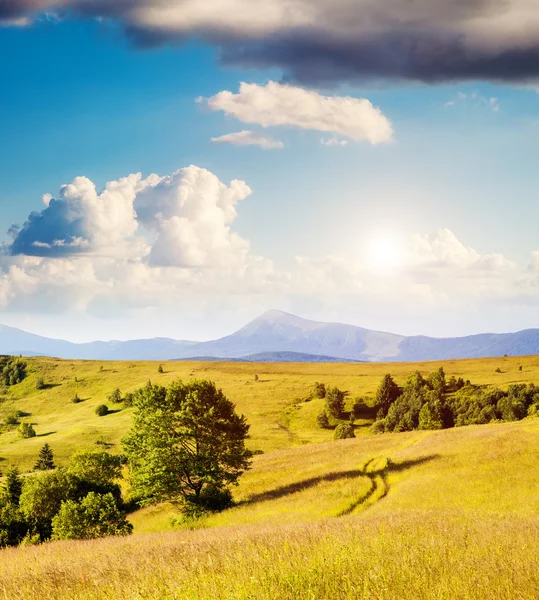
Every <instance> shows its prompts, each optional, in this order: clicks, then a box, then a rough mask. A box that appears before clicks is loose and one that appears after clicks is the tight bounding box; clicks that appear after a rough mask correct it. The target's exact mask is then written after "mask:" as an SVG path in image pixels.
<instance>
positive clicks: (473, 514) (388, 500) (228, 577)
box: [0, 419, 539, 600]
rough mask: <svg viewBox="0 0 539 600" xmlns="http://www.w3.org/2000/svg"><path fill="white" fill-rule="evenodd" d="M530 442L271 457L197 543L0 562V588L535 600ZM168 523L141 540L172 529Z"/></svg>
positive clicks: (103, 546) (320, 448)
mask: <svg viewBox="0 0 539 600" xmlns="http://www.w3.org/2000/svg"><path fill="white" fill-rule="evenodd" d="M538 434H539V420H538V419H533V420H526V421H521V422H517V423H503V424H492V425H484V426H471V427H464V428H459V429H453V430H445V431H440V432H411V433H401V434H386V435H382V436H376V437H374V438H373V437H369V438H360V439H356V440H343V441H340V442H332V443H329V444H319V445H314V446H313V445H311V446H306V447H302V448H294V449H288V450H281V451H276V452H271V453H268V454H265V455H262V456H258V457H256V458H255V463H254V468H253V470H252V471H251V472H249V473H248V474H246V475H245V476H244V477H243V478H242V480H241V484H240V487H239V489H238V490H237V493H236V497H237V499H238V500H239V505H238V506H237V507H236V508H233V509H231V510H229V511H226V512H224V513H221V514H219V515H216V516H213V517H210V518H209V519H208V520H207V521H206V522H201V523H199V524H198V526H199V530H195V531H193V530H181V531H170V532H168V533H160V534H151V535H144V534H143V535H134V536H132V537H129V538H109V539H104V540H96V541H89V542H88V541H85V542H56V543H49V544H46V545H43V546H40V547H26V548H20V549H16V550H3V551H0V586H1V587H2V589H3V591H4V594H5V596H6V597H8V598H35V597H36V596H35V594H36V586H39V597H40V598H43V599H44V600H48V599H53V598H73V599H90V598H92V599H94V598H95V599H105V598H106V599H109V598H126V597H133V598H135V597H136V598H140V599H142V600H150V599H157V598H171V599H172V598H185V599H189V600H190V599H192V600H194V599H197V600H198V599H201V600H206V599H207V600H209V599H212V600H213V599H216V600H225V599H229V598H234V599H238V600H247V599H250V598H257V599H260V600H270V599H273V598H282V599H284V600H288V599H290V600H292V599H293V600H296V599H300V600H303V599H304V600H307V599H311V598H343V599H344V598H350V599H352V598H354V599H356V598H359V599H370V598H377V599H379V600H393V599H394V598H399V599H402V600H416V599H418V598H421V599H423V600H455V599H457V600H460V599H462V600H465V599H466V600H468V599H470V600H471V599H472V598H474V599H475V598H488V599H489V600H506V599H507V598H519V599H521V600H532V599H535V598H537V597H538V596H539V568H538V567H539V559H538V556H537V551H536V550H537V539H539V523H538V521H537V512H538V511H539V496H538V495H537V493H536V491H537V489H538V486H539V435H538ZM164 508H166V507H161V508H159V509H144V511H141V512H140V513H139V514H138V515H134V516H133V518H134V520H135V525H136V529H137V530H138V531H143V530H144V529H146V530H152V529H162V528H163V527H165V528H167V527H168V528H169V529H170V528H171V523H170V522H169V515H167V514H163V510H164ZM152 510H153V513H152ZM159 511H161V512H159Z"/></svg>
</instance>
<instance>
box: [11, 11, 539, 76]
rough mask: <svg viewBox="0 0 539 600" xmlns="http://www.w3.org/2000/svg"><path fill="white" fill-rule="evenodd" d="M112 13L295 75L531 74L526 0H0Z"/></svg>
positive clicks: (134, 35)
mask: <svg viewBox="0 0 539 600" xmlns="http://www.w3.org/2000/svg"><path fill="white" fill-rule="evenodd" d="M45 11H54V12H55V13H57V14H60V15H72V16H74V18H81V17H86V18H94V19H95V18H99V19H114V20H116V21H118V22H119V23H120V24H121V25H122V26H123V27H124V29H125V31H126V32H127V34H128V36H129V37H130V39H132V40H134V41H135V43H137V44H139V45H155V44H160V43H166V42H172V43H176V42H183V41H184V40H186V39H189V38H198V39H203V40H204V41H206V42H209V43H212V44H214V45H216V46H218V47H220V50H221V56H222V59H223V60H224V61H227V62H233V63H236V64H238V63H239V64H245V65H250V66H259V67H278V68H280V69H282V70H283V71H284V72H285V74H286V76H287V77H288V78H290V79H295V80H297V81H302V82H321V81H328V82H329V81H348V80H353V79H357V78H364V77H375V78H380V77H382V78H394V79H410V80H420V81H427V82H438V81H444V80H465V79H483V80H499V81H513V82H515V81H518V82H523V81H529V80H533V79H537V77H538V76H539V12H538V11H537V3H536V1H535V0H504V1H500V0H469V1H467V2H449V1H447V0H421V1H418V2H413V3H411V2H409V0H331V1H330V0H266V1H265V2H262V3H261V2H253V1H252V0H206V1H205V2H200V0H116V1H115V2H111V1H110V0H0V21H4V22H12V23H13V22H18V21H20V20H21V19H26V18H29V17H32V16H33V15H35V14H36V13H39V12H45Z"/></svg>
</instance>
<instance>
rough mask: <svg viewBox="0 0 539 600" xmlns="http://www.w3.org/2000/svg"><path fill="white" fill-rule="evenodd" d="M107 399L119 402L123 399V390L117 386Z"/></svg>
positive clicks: (114, 402) (115, 402)
mask: <svg viewBox="0 0 539 600" xmlns="http://www.w3.org/2000/svg"><path fill="white" fill-rule="evenodd" d="M107 400H108V401H109V402H112V403H113V404H119V403H120V402H121V401H122V392H121V391H120V388H116V389H115V390H114V391H113V392H112V394H110V395H109V396H108V397H107Z"/></svg>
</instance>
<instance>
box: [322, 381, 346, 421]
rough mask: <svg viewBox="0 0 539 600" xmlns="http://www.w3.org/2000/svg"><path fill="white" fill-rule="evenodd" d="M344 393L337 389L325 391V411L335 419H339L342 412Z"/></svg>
mask: <svg viewBox="0 0 539 600" xmlns="http://www.w3.org/2000/svg"><path fill="white" fill-rule="evenodd" d="M344 397H345V393H344V392H343V391H341V390H340V389H339V388H337V387H333V388H327V389H326V411H327V412H328V414H329V415H330V416H332V417H334V418H335V419H339V418H340V417H341V416H342V414H343V412H344Z"/></svg>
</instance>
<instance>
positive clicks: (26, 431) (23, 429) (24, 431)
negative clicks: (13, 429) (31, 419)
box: [17, 423, 37, 440]
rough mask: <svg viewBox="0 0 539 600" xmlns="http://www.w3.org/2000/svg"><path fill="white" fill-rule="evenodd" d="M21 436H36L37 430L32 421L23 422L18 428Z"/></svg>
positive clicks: (26, 437) (24, 437)
mask: <svg viewBox="0 0 539 600" xmlns="http://www.w3.org/2000/svg"><path fill="white" fill-rule="evenodd" d="M17 433H18V434H19V437H22V438H23V439H25V440H26V439H28V438H33V437H36V435H37V434H36V430H35V429H34V428H33V427H32V424H31V423H21V424H20V425H19V427H18V429H17Z"/></svg>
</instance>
